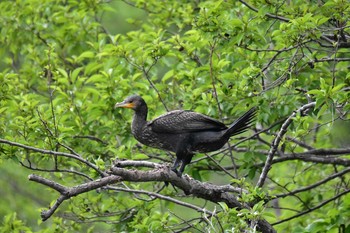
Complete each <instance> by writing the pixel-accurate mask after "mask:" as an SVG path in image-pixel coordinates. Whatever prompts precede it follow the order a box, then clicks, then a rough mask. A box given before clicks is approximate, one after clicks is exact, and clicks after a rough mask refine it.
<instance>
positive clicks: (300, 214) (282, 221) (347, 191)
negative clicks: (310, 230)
mask: <svg viewBox="0 0 350 233" xmlns="http://www.w3.org/2000/svg"><path fill="white" fill-rule="evenodd" d="M347 193H350V189H348V190H345V191H343V192H341V193H339V194H338V195H336V196H334V197H332V198H330V199H328V200H325V201H324V202H321V203H320V204H319V205H317V206H314V207H312V208H310V209H308V210H305V211H303V212H301V213H299V214H296V215H294V216H292V217H289V218H285V219H283V220H281V221H278V222H275V223H272V224H271V225H272V226H275V225H278V224H281V223H284V222H287V221H289V220H292V219H295V218H298V217H300V216H303V215H305V214H308V213H310V212H312V211H314V210H317V209H319V208H321V207H322V206H324V205H327V204H328V203H330V202H332V201H334V200H336V199H338V198H340V197H341V196H343V195H345V194H347Z"/></svg>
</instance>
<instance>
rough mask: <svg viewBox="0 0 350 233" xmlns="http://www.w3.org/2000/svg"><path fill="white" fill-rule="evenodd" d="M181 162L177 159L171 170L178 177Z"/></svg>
mask: <svg viewBox="0 0 350 233" xmlns="http://www.w3.org/2000/svg"><path fill="white" fill-rule="evenodd" d="M180 161H181V160H180V159H178V158H177V157H176V159H175V162H174V164H173V166H172V167H171V170H172V171H173V172H175V173H176V174H177V175H179V172H178V171H177V167H178V166H179V165H180ZM180 176H181V174H180Z"/></svg>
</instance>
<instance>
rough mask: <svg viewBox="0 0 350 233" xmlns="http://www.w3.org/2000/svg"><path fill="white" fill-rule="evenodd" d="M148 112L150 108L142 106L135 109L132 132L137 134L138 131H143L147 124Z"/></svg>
mask: <svg viewBox="0 0 350 233" xmlns="http://www.w3.org/2000/svg"><path fill="white" fill-rule="evenodd" d="M147 113H148V109H147V107H146V108H142V109H138V110H137V111H135V114H134V117H133V120H132V133H133V134H134V135H135V133H136V132H138V131H142V130H143V128H144V126H145V125H146V124H147Z"/></svg>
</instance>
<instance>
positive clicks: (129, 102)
mask: <svg viewBox="0 0 350 233" xmlns="http://www.w3.org/2000/svg"><path fill="white" fill-rule="evenodd" d="M143 106H146V103H145V101H144V100H143V99H142V97H141V96H138V95H132V96H129V97H127V98H126V99H125V100H124V101H123V102H121V103H116V104H115V106H114V107H115V108H131V109H132V110H134V111H137V110H139V109H140V108H142V107H143Z"/></svg>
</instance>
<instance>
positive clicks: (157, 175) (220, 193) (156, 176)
mask: <svg viewBox="0 0 350 233" xmlns="http://www.w3.org/2000/svg"><path fill="white" fill-rule="evenodd" d="M110 173H111V174H113V175H116V176H120V177H121V179H122V181H133V182H147V181H163V182H169V183H172V184H173V185H174V186H176V187H178V188H180V189H182V190H183V191H184V192H185V194H187V195H190V194H192V195H193V196H195V197H198V198H202V199H205V200H208V201H211V202H214V203H218V202H225V203H226V204H227V206H228V207H230V208H237V209H243V208H249V206H247V205H244V204H242V203H240V202H239V201H238V200H237V197H236V196H235V195H234V194H233V193H237V192H238V193H240V192H242V191H244V190H241V189H237V188H234V187H232V186H231V185H223V186H219V185H214V184H210V183H205V182H200V181H197V180H194V179H193V178H191V177H189V176H182V177H178V176H177V175H176V174H175V173H174V172H173V171H172V170H171V169H170V167H168V166H159V167H158V168H156V169H154V170H151V171H139V170H126V169H123V168H118V167H112V168H111V171H110ZM257 226H258V228H259V230H261V231H262V232H275V230H274V229H273V228H272V227H271V226H270V224H269V223H268V222H267V221H265V220H262V219H261V220H259V221H258V223H257Z"/></svg>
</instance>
